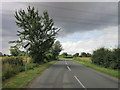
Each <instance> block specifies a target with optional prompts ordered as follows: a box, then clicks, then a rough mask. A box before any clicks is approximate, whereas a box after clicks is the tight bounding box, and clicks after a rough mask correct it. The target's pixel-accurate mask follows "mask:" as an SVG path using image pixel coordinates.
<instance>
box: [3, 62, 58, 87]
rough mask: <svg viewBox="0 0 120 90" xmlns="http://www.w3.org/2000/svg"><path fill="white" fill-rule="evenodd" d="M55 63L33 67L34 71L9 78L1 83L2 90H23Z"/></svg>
mask: <svg viewBox="0 0 120 90" xmlns="http://www.w3.org/2000/svg"><path fill="white" fill-rule="evenodd" d="M55 62H56V61H51V62H48V63H45V64H43V65H40V66H38V67H35V68H34V69H31V70H28V71H26V72H22V73H19V74H17V75H15V76H14V77H11V78H9V79H7V80H6V81H4V82H3V86H2V88H3V89H5V88H23V87H24V86H26V85H27V84H28V83H29V82H30V81H31V80H32V79H34V78H35V77H37V76H39V75H40V74H41V73H42V72H43V71H44V70H45V69H47V68H48V67H50V66H51V65H52V64H53V63H55Z"/></svg>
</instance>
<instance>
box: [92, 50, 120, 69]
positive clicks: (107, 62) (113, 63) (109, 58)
mask: <svg viewBox="0 0 120 90" xmlns="http://www.w3.org/2000/svg"><path fill="white" fill-rule="evenodd" d="M92 62H93V63H95V64H97V65H100V66H103V67H105V68H112V69H120V65H119V63H120V48H116V49H113V50H109V49H107V48H99V49H97V50H95V51H94V52H93V55H92Z"/></svg>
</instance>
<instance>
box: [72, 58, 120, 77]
mask: <svg viewBox="0 0 120 90" xmlns="http://www.w3.org/2000/svg"><path fill="white" fill-rule="evenodd" d="M73 61H75V62H77V63H80V64H82V65H85V66H87V67H89V68H92V69H95V70H97V71H100V72H102V73H105V74H107V75H110V76H113V77H115V78H118V79H120V75H119V74H118V72H120V70H119V71H118V70H113V69H109V68H104V67H102V66H98V65H95V64H93V63H91V62H88V61H83V60H80V59H73Z"/></svg>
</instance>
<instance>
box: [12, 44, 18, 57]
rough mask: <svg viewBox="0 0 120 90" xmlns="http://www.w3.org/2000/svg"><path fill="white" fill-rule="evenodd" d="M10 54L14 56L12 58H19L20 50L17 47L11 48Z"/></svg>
mask: <svg viewBox="0 0 120 90" xmlns="http://www.w3.org/2000/svg"><path fill="white" fill-rule="evenodd" d="M10 54H11V55H12V56H19V54H20V50H19V49H18V47H16V46H14V47H13V46H11V47H10Z"/></svg>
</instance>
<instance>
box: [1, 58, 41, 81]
mask: <svg viewBox="0 0 120 90" xmlns="http://www.w3.org/2000/svg"><path fill="white" fill-rule="evenodd" d="M26 65H27V70H29V69H33V68H34V67H36V66H38V65H39V64H36V63H30V62H29V63H27V64H26ZM23 71H25V63H24V62H23V58H22V57H9V58H6V59H4V60H2V80H3V81H4V80H6V79H8V78H10V77H12V76H13V75H15V74H17V73H19V72H23Z"/></svg>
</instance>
